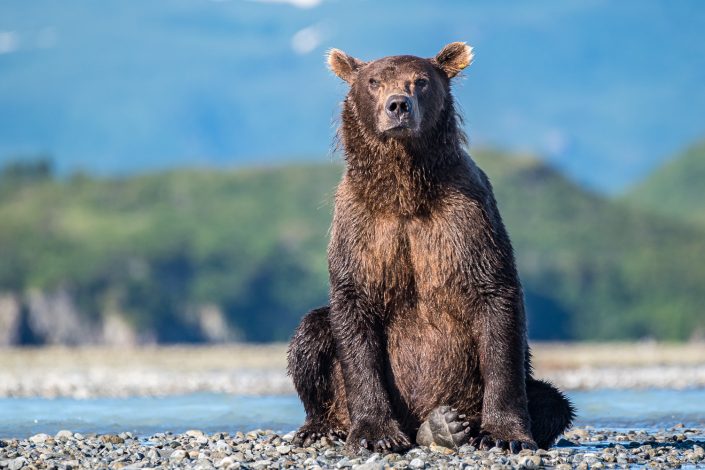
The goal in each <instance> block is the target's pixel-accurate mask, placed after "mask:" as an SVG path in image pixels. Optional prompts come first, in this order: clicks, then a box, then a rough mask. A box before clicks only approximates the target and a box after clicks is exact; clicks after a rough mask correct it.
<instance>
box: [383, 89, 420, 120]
mask: <svg viewBox="0 0 705 470" xmlns="http://www.w3.org/2000/svg"><path fill="white" fill-rule="evenodd" d="M385 109H386V111H387V116H389V117H390V118H391V119H393V120H395V121H397V122H399V123H401V122H403V121H408V120H409V119H410V118H411V117H412V116H413V112H414V105H413V104H412V102H411V98H409V97H408V96H407V95H391V96H390V97H389V98H387V104H386V105H385Z"/></svg>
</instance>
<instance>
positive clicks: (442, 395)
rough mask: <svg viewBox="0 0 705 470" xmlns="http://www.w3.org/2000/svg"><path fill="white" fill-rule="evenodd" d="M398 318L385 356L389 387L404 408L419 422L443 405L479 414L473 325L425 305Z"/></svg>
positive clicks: (389, 329)
mask: <svg viewBox="0 0 705 470" xmlns="http://www.w3.org/2000/svg"><path fill="white" fill-rule="evenodd" d="M398 313H399V315H397V316H396V317H395V319H394V321H392V322H391V323H390V324H389V325H388V327H387V352H388V357H389V375H388V377H389V380H390V384H389V385H390V386H391V387H393V389H396V390H397V392H398V396H399V397H400V399H401V405H402V406H401V409H402V410H408V411H409V413H410V414H411V418H412V420H415V421H423V420H424V419H425V418H426V416H427V415H428V413H429V412H430V411H431V410H433V409H434V408H436V407H437V406H440V405H450V406H453V407H455V408H457V409H458V410H460V411H462V412H463V413H466V414H468V415H470V414H478V413H480V412H481V409H482V392H483V387H482V379H481V376H480V371H479V361H478V355H477V352H476V347H475V344H474V343H473V341H472V340H471V339H470V338H471V337H472V334H471V332H470V331H469V326H467V324H466V325H464V324H462V323H460V322H459V321H458V320H457V317H456V316H455V315H452V314H449V313H446V312H443V311H439V310H436V309H435V308H434V307H432V306H430V305H426V304H424V303H423V302H422V303H420V304H417V306H416V308H415V309H413V311H406V312H403V314H402V312H398ZM460 390H462V391H463V392H460V393H459V391H460Z"/></svg>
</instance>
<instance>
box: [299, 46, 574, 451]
mask: <svg viewBox="0 0 705 470" xmlns="http://www.w3.org/2000/svg"><path fill="white" fill-rule="evenodd" d="M457 44H460V43H455V45H453V48H451V50H449V51H446V49H444V50H443V51H442V52H441V53H439V55H438V56H436V58H434V59H421V58H418V57H413V56H394V57H387V58H384V59H381V60H378V61H375V62H371V63H369V64H365V63H363V62H361V61H358V60H357V59H352V58H350V57H349V56H344V55H343V56H339V57H337V58H336V59H335V60H332V61H331V62H332V63H333V64H338V66H339V67H342V68H343V71H342V72H341V73H338V75H339V76H341V78H344V79H345V80H346V81H348V82H349V83H351V90H350V92H349V93H348V96H347V97H346V99H345V101H344V103H343V109H342V119H341V128H340V137H341V141H342V144H343V148H344V151H345V160H346V171H345V174H344V176H343V179H342V181H341V182H340V185H339V187H338V190H337V192H336V196H335V213H334V217H333V225H332V233H331V241H330V245H329V249H328V258H329V272H330V281H331V304H330V307H322V308H320V309H317V310H314V311H313V312H311V313H310V314H309V315H308V316H307V317H306V318H305V319H304V320H303V321H302V324H301V326H300V327H299V328H298V330H297V332H296V334H295V336H294V338H293V339H292V343H291V347H290V352H289V371H290V374H291V375H292V377H293V379H294V383H295V385H296V387H297V391H298V392H299V395H300V396H301V398H302V401H303V403H304V407H305V408H306V412H307V422H306V424H305V425H304V427H303V428H302V429H301V431H300V435H301V437H302V438H305V437H306V435H307V433H308V434H313V435H316V434H317V433H319V434H325V433H328V432H331V431H336V432H338V433H339V435H347V437H348V444H349V445H350V446H352V447H355V446H358V445H363V446H370V447H372V448H375V445H374V443H376V442H382V445H384V443H385V442H386V443H387V446H388V447H391V448H399V449H401V448H404V447H407V446H408V444H410V442H411V441H412V440H413V436H414V435H415V432H416V430H417V429H418V428H419V426H420V424H421V422H423V421H424V420H425V419H426V418H427V417H428V415H429V413H430V412H431V411H432V410H433V409H435V408H437V407H439V406H441V405H450V406H452V407H454V408H457V409H458V410H459V411H460V412H462V413H464V414H466V415H467V416H469V417H472V418H474V419H476V420H477V422H478V423H480V424H481V428H482V432H483V433H484V434H486V435H489V436H492V438H494V439H497V440H502V441H507V442H509V441H517V442H524V443H533V442H534V440H536V441H538V444H539V445H542V446H544V447H546V446H548V445H550V443H551V442H552V441H553V440H554V439H555V437H556V436H557V435H558V434H560V433H561V432H562V431H563V430H564V429H565V427H567V426H568V425H569V423H570V420H571V419H572V408H571V407H570V405H569V403H568V402H567V401H566V400H565V399H564V398H563V397H562V395H561V394H560V392H558V391H557V390H555V389H553V388H552V387H550V386H548V385H547V384H544V383H543V382H539V381H536V380H534V379H533V378H531V367H530V354H529V348H528V345H527V339H526V320H525V314H524V306H523V297H522V290H521V285H520V282H519V278H518V275H517V272H516V268H515V262H514V255H513V252H512V247H511V244H510V240H509V237H508V235H507V233H506V230H505V227H504V225H503V223H502V220H501V217H500V215H499V212H498V210H497V206H496V203H495V199H494V196H493V193H492V187H491V185H490V182H489V180H488V178H487V176H486V175H485V174H484V173H483V172H482V170H480V169H479V168H478V167H477V166H476V165H475V163H474V162H473V161H472V159H471V158H470V157H469V156H468V155H467V153H466V152H465V151H464V149H463V147H464V145H465V137H464V135H463V133H462V131H461V130H460V129H459V126H458V116H457V114H456V112H455V109H454V105H453V98H452V95H451V93H450V78H451V77H452V76H454V75H456V74H457V73H458V72H459V71H460V70H461V69H462V68H464V67H465V66H466V65H468V63H469V61H470V60H471V59H472V54H471V52H470V51H469V50H468V49H462V48H461V47H460V46H458V45H457ZM336 53H338V54H343V53H340V52H339V51H337V52H336ZM459 54H460V55H461V56H459ZM348 59H351V60H348ZM341 64H342V65H341ZM454 67H455V68H454ZM334 71H336V70H335V68H334ZM336 72H337V71H336ZM420 76H422V77H425V78H427V79H428V84H427V85H426V86H425V87H424V90H416V89H415V80H416V78H417V77H420ZM370 78H377V79H379V80H380V81H381V82H382V85H378V86H377V87H375V88H374V89H372V88H371V86H372V85H368V83H369V84H372V82H370V81H369V79H370ZM379 88H382V91H380V90H379ZM390 90H391V91H390ZM390 92H402V93H408V94H410V95H413V96H414V99H415V100H416V101H415V102H414V103H416V104H415V106H418V107H419V108H420V110H419V111H418V112H419V113H420V114H421V116H420V118H419V119H420V124H419V129H418V131H417V132H415V133H412V134H410V135H405V134H404V135H401V136H399V137H394V136H392V137H390V136H388V135H385V134H380V132H379V130H378V127H379V120H380V119H381V118H380V117H379V116H380V113H381V112H382V110H380V105H379V103H380V100H381V98H380V96H381V97H383V96H384V94H388V93H390ZM527 389H529V399H531V396H532V394H534V391H535V390H539V389H540V392H537V393H541V394H543V395H540V398H541V399H533V401H534V402H535V403H539V402H541V403H542V405H541V406H542V407H543V408H540V409H538V411H536V410H533V409H531V408H532V406H530V405H531V404H530V403H529V399H527ZM544 395H545V397H544ZM544 398H545V399H544ZM544 402H545V403H544ZM546 403H548V405H546ZM537 406H538V405H537ZM546 406H549V407H553V408H554V409H552V410H548V409H545V408H546ZM533 408H535V407H533ZM530 415H531V416H530ZM534 415H536V416H534ZM532 420H533V421H534V423H533V426H532ZM537 426H542V428H541V429H538V428H537ZM532 431H533V434H532ZM537 433H540V434H541V435H540V436H536V434H537ZM363 439H364V440H363ZM361 440H363V441H362V444H360V441H361ZM389 443H392V445H391V446H390V444H389ZM383 449H384V447H383Z"/></svg>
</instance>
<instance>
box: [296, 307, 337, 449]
mask: <svg viewBox="0 0 705 470" xmlns="http://www.w3.org/2000/svg"><path fill="white" fill-rule="evenodd" d="M329 312H330V307H328V306H325V307H320V308H317V309H314V310H311V311H310V312H309V313H308V314H306V316H305V317H304V318H303V320H301V323H300V324H299V327H298V328H297V329H296V332H295V333H294V337H293V338H292V339H291V343H289V350H288V352H287V361H288V367H287V369H288V373H289V375H290V376H291V378H292V379H293V382H294V387H295V388H296V392H297V393H298V394H299V397H300V398H301V401H302V402H303V405H304V410H306V422H305V423H304V425H303V426H301V428H300V429H299V430H298V432H297V433H296V436H295V438H294V442H295V443H296V444H298V445H303V446H307V445H309V444H310V443H312V442H314V441H316V440H318V439H320V438H321V437H323V436H328V437H333V438H335V437H337V438H341V439H345V437H346V431H345V430H344V429H343V426H342V424H341V421H342V420H341V419H340V417H339V416H338V415H339V414H340V412H339V410H340V409H341V408H343V409H344V408H345V406H341V405H344V403H342V404H341V403H339V402H340V401H341V399H340V398H341V397H340V396H339V395H340V393H339V392H338V390H340V389H341V388H342V384H337V382H339V380H337V381H336V374H335V371H334V369H335V366H336V358H335V345H334V343H333V336H332V335H331V330H330V321H329V318H328V316H329ZM338 375H339V374H338ZM343 400H344V398H343Z"/></svg>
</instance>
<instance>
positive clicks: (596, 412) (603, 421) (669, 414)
mask: <svg viewBox="0 0 705 470" xmlns="http://www.w3.org/2000/svg"><path fill="white" fill-rule="evenodd" d="M569 395H570V398H571V399H572V400H573V402H574V403H575V405H576V407H577V408H578V411H579V414H578V419H577V422H576V424H577V425H580V426H585V425H591V426H595V427H603V428H631V429H645V430H658V429H662V428H665V427H670V426H673V425H674V424H677V423H684V424H685V425H686V426H689V427H705V389H698V390H685V391H676V390H598V391H586V392H573V393H570V394H569ZM303 419H304V410H303V408H302V406H301V404H300V402H299V400H298V398H297V397H295V396H271V397H243V396H233V395H219V394H193V395H184V396H169V397H163V398H144V397H139V398H125V399H109V398H99V399H89V400H76V399H70V398H59V399H44V398H3V399H0V438H8V437H27V436H30V435H33V434H36V433H39V432H45V433H47V434H54V433H56V432H57V431H59V430H61V429H69V430H71V431H74V432H81V433H84V434H87V433H118V432H123V431H131V432H133V433H135V434H137V435H141V436H147V435H151V434H154V433H157V432H165V431H172V432H183V431H186V430H188V429H201V430H203V431H206V432H216V431H226V432H234V431H244V430H251V429H256V428H267V429H274V430H276V431H280V432H288V431H291V430H292V429H295V428H297V427H298V426H299V425H300V424H301V423H302V422H303Z"/></svg>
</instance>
